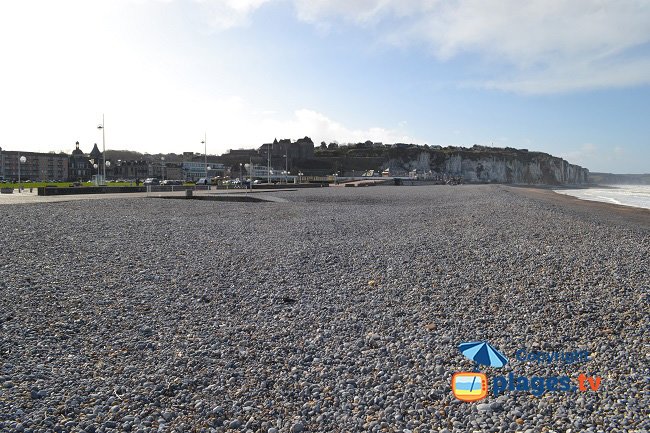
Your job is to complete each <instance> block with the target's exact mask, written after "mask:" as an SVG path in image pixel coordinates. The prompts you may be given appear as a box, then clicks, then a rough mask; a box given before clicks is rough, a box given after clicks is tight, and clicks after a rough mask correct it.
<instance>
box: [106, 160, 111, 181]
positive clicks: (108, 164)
mask: <svg viewBox="0 0 650 433" xmlns="http://www.w3.org/2000/svg"><path fill="white" fill-rule="evenodd" d="M104 159H106V158H104ZM107 168H111V162H110V161H106V162H104V183H106V169H107Z"/></svg>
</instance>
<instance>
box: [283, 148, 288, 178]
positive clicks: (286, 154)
mask: <svg viewBox="0 0 650 433" xmlns="http://www.w3.org/2000/svg"><path fill="white" fill-rule="evenodd" d="M284 147H285V149H284V151H285V152H286V151H287V149H286V147H287V146H286V145H285V146H284ZM283 156H284V174H285V176H284V183H287V176H286V174H287V172H288V171H289V152H287V153H285V154H284V155H283Z"/></svg>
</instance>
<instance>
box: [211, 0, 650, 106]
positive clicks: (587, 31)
mask: <svg viewBox="0 0 650 433" xmlns="http://www.w3.org/2000/svg"><path fill="white" fill-rule="evenodd" d="M199 1H201V3H202V4H205V5H207V6H208V7H209V9H210V10H211V14H212V17H213V21H214V23H213V24H214V25H215V26H217V27H220V28H227V27H231V26H234V25H239V24H242V23H246V22H247V18H248V16H249V15H250V13H252V12H253V11H255V10H256V9H258V8H259V7H260V6H261V5H262V4H263V3H266V2H267V1H280V0H244V1H235V0H199ZM292 1H293V4H294V7H295V10H296V15H297V17H298V19H300V20H302V21H305V22H309V23H312V24H314V25H315V26H316V27H318V28H320V29H323V28H325V29H327V28H330V27H332V26H334V25H335V24H336V23H337V21H340V20H342V21H344V22H348V23H352V24H353V25H358V26H361V27H363V28H364V29H370V30H372V29H374V30H375V31H376V37H377V38H379V39H381V40H383V41H384V42H386V43H389V44H393V45H399V46H411V45H420V44H421V43H425V44H426V45H428V46H429V47H430V50H431V53H432V54H433V55H434V56H435V57H437V58H438V59H439V60H440V61H446V60H449V59H451V58H454V57H456V56H459V55H461V54H472V55H478V56H479V57H480V59H481V60H482V61H483V72H482V73H481V75H482V76H481V77H480V78H479V79H478V81H476V82H473V83H466V84H469V85H479V86H481V87H487V88H492V89H498V90H504V91H513V92H518V93H528V94H532V93H557V92H568V91H576V90H585V89H593V88H607V87H622V86H635V85H645V84H650V61H649V60H648V59H647V54H645V55H644V54H642V53H641V52H640V51H642V50H643V46H644V45H646V44H648V43H650V2H646V1H625V2H621V1H613V0H582V1H575V0H529V1H521V0H501V1H485V0H457V1H442V0H357V1H349V0H292ZM634 49H639V50H640V51H639V52H637V53H633V51H634Z"/></svg>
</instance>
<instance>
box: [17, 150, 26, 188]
mask: <svg viewBox="0 0 650 433" xmlns="http://www.w3.org/2000/svg"><path fill="white" fill-rule="evenodd" d="M18 161H19V164H18V192H23V185H22V183H21V181H20V166H21V165H23V164H24V163H26V162H27V158H25V157H24V156H21V157H20V158H18Z"/></svg>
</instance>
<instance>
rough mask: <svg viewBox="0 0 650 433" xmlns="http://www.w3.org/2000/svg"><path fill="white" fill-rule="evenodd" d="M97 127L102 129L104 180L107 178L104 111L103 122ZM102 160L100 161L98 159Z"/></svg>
mask: <svg viewBox="0 0 650 433" xmlns="http://www.w3.org/2000/svg"><path fill="white" fill-rule="evenodd" d="M97 129H101V130H102V156H103V157H104V164H102V169H103V172H104V180H105V179H106V134H105V132H104V131H105V129H104V113H102V124H101V125H98V126H97ZM97 162H100V161H97ZM97 176H99V171H98V172H97ZM97 184H99V180H98V181H97Z"/></svg>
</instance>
